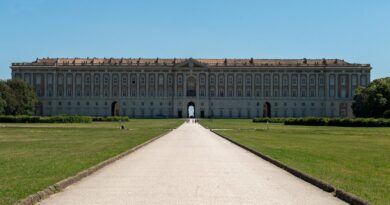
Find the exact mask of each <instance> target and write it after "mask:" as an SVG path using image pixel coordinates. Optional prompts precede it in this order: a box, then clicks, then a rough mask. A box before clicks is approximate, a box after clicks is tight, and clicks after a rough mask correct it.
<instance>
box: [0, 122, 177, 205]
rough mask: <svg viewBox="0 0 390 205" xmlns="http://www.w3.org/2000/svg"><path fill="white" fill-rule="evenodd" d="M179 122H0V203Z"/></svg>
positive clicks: (85, 166)
mask: <svg viewBox="0 0 390 205" xmlns="http://www.w3.org/2000/svg"><path fill="white" fill-rule="evenodd" d="M182 122H183V121H182V120H178V119H156V120H151V119H137V120H130V121H129V122H125V123H124V124H125V126H126V127H128V128H129V130H120V129H119V125H120V124H119V123H118V122H96V123H90V124H44V123H42V124H4V123H0V204H12V203H14V202H16V201H17V200H18V199H21V198H24V197H26V196H28V195H30V194H32V193H35V192H37V191H39V190H42V189H44V188H46V187H47V186H49V185H52V184H54V183H56V182H58V181H60V180H62V179H64V178H66V177H69V176H72V175H75V174H76V173H78V172H79V171H82V170H84V169H86V168H89V167H91V166H93V165H95V164H98V163H99V162H101V161H104V160H106V159H108V158H110V157H112V156H115V155H117V154H119V153H121V152H124V151H126V150H128V149H130V148H132V147H134V146H136V145H139V144H141V143H143V142H145V141H147V140H149V139H151V138H153V137H155V136H157V135H159V134H161V133H164V132H166V131H167V130H168V129H172V128H175V127H177V126H178V125H180V124H181V123H182Z"/></svg>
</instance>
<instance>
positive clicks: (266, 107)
mask: <svg viewBox="0 0 390 205" xmlns="http://www.w3.org/2000/svg"><path fill="white" fill-rule="evenodd" d="M263 117H271V104H270V103H269V102H266V103H264V105H263Z"/></svg>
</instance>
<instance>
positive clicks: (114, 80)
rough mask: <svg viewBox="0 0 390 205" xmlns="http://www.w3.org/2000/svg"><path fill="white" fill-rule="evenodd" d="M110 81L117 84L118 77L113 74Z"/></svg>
mask: <svg viewBox="0 0 390 205" xmlns="http://www.w3.org/2000/svg"><path fill="white" fill-rule="evenodd" d="M112 82H113V83H114V84H118V78H117V77H116V76H115V77H114V78H113V79H112Z"/></svg>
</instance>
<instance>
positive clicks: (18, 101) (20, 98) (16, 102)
mask: <svg viewBox="0 0 390 205" xmlns="http://www.w3.org/2000/svg"><path fill="white" fill-rule="evenodd" d="M0 95H1V98H2V99H3V100H4V101H5V106H4V114H6V115H33V114H34V113H35V106H36V104H37V102H38V100H37V97H36V95H35V92H34V90H33V88H32V87H31V86H29V85H28V84H27V83H25V82H24V81H22V80H19V79H12V80H7V81H0ZM0 104H1V103H0Z"/></svg>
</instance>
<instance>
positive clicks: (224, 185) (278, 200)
mask: <svg viewBox="0 0 390 205" xmlns="http://www.w3.org/2000/svg"><path fill="white" fill-rule="evenodd" d="M40 204H69V205H75V204H88V205H91V204H239V205H242V204H300V205H302V204H326V205H330V204H344V202H342V201H340V200H338V199H337V198H335V197H333V196H332V195H331V194H329V193H326V192H324V191H322V190H320V189H318V188H317V187H314V186H312V185H311V184H308V183H306V182H304V181H302V180H300V179H298V178H296V177H294V176H292V175H290V174H289V173H287V172H285V171H283V170H282V169H280V168H278V167H276V166H274V165H272V164H270V163H268V162H267V161H264V160H262V159H261V158H259V157H257V156H255V155H253V154H251V153H249V152H247V151H245V150H243V149H241V148H239V147H238V146H236V145H234V144H232V143H230V142H228V141H226V140H224V139H222V138H220V137H218V136H216V135H215V134H213V133H212V132H210V131H209V130H207V129H205V128H203V127H201V126H200V125H198V124H196V123H184V124H183V125H181V126H180V127H179V128H177V129H175V130H173V131H172V132H170V133H169V134H168V135H166V136H164V137H162V138H160V139H158V140H156V141H154V142H153V143H151V144H149V145H147V146H145V147H143V148H141V149H140V150H138V151H136V152H134V153H133V154H130V155H128V156H126V157H124V158H122V159H120V160H118V161H117V162H115V163H113V164H111V165H109V166H107V167H105V168H103V169H101V170H99V171H97V172H96V173H94V174H93V175H91V176H89V177H86V178H84V179H83V180H81V181H80V182H77V183H76V184H74V185H71V186H69V187H68V188H66V189H65V190H64V191H63V192H60V193H57V194H55V195H53V196H51V197H50V198H48V199H46V200H44V201H42V202H41V203H40Z"/></svg>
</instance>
